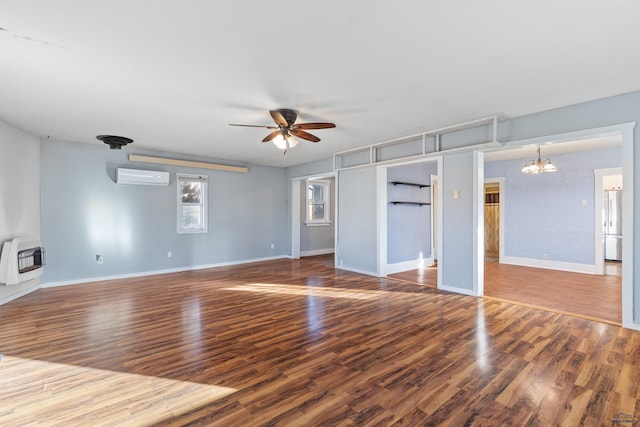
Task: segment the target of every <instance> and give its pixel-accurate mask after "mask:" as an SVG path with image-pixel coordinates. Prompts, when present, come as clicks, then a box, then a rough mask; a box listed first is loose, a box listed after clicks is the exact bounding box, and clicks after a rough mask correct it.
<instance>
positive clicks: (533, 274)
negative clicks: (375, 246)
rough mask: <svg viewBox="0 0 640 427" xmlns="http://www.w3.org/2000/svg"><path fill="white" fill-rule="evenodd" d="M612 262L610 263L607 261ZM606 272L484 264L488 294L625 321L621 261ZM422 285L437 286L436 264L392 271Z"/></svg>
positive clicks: (609, 320)
mask: <svg viewBox="0 0 640 427" xmlns="http://www.w3.org/2000/svg"><path fill="white" fill-rule="evenodd" d="M608 264H609V263H608ZM606 268H607V271H609V272H610V274H609V273H608V274H607V275H605V276H601V275H593V274H580V273H569V272H565V271H557V270H545V269H540V268H529V267H520V266H515V265H507V264H499V263H498V262H497V261H494V260H489V261H487V262H485V264H484V272H485V283H484V294H485V297H488V298H494V299H499V300H502V301H506V302H515V303H517V304H522V305H527V306H530V307H534V308H541V309H543V310H551V311H555V312H558V313H562V314H570V315H573V316H579V317H583V318H586V319H591V320H598V321H600V322H606V323H612V324H614V325H621V324H622V277H621V268H620V263H617V264H616V263H613V264H612V265H607V267H606ZM389 277H390V278H393V279H396V280H402V281H405V282H408V283H416V284H419V285H422V286H429V287H432V288H436V287H437V283H438V272H437V269H436V268H434V267H429V268H425V269H419V270H411V271H405V272H402V273H396V274H391V275H389Z"/></svg>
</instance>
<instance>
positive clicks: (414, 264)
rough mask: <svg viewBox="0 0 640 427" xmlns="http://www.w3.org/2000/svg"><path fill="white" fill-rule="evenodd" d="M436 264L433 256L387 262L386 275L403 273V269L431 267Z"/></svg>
mask: <svg viewBox="0 0 640 427" xmlns="http://www.w3.org/2000/svg"><path fill="white" fill-rule="evenodd" d="M433 264H434V261H433V258H423V259H414V260H411V261H403V262H396V263H393V264H387V266H386V267H385V269H384V272H385V275H388V274H394V273H401V272H403V271H410V270H417V269H418V268H423V267H431V266H432V265H433Z"/></svg>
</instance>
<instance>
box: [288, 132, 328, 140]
mask: <svg viewBox="0 0 640 427" xmlns="http://www.w3.org/2000/svg"><path fill="white" fill-rule="evenodd" d="M289 132H290V133H291V135H294V136H297V137H298V138H302V139H306V140H307V141H311V142H319V141H320V138H318V137H317V136H315V135H311V134H310V133H309V132H305V131H303V130H300V129H291V130H290V131H289Z"/></svg>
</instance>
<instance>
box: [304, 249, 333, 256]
mask: <svg viewBox="0 0 640 427" xmlns="http://www.w3.org/2000/svg"><path fill="white" fill-rule="evenodd" d="M334 252H335V250H334V249H333V248H324V249H313V250H310V251H300V256H316V255H326V254H332V253H334Z"/></svg>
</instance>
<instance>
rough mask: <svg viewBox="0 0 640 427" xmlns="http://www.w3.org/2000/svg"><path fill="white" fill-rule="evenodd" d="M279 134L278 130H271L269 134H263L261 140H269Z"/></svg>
mask: <svg viewBox="0 0 640 427" xmlns="http://www.w3.org/2000/svg"><path fill="white" fill-rule="evenodd" d="M280 134H281V132H280V131H279V130H276V131H273V132H271V133H270V134H269V135H267V136H265V137H264V139H263V140H262V142H269V141H271V140H272V139H273V138H275V137H276V136H278V135H280Z"/></svg>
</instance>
